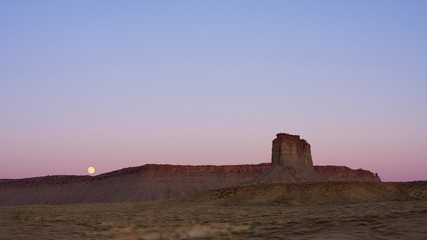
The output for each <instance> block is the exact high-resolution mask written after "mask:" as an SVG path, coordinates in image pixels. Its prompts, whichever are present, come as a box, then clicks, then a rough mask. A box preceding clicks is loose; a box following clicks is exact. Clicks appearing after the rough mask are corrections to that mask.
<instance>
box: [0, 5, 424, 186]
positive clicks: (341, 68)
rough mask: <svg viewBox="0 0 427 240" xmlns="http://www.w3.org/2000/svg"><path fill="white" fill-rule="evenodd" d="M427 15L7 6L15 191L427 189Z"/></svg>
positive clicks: (1, 25)
mask: <svg viewBox="0 0 427 240" xmlns="http://www.w3.org/2000/svg"><path fill="white" fill-rule="evenodd" d="M426 12H427V2H426V1H421V0H420V1H417V0H411V1H406V0H405V1H394V0H390V1H385V0H376V1H364V0H357V1H352V0H351V1H326V0H325V1H304V0H302V1H274V0H270V1H251V0H242V1H238V0H232V1H229V0H227V1H189V0H182V1H164V0H156V1H106V0H102V1H101V0H99V1H96V0H93V1H86V0H84V1H78V0H76V1H25V0H18V1H0V31H1V33H0V36H1V37H0V163H1V167H0V178H24V177H34V176H45V175H69V174H73V175H74V174H75V175H84V174H87V168H88V167H89V166H93V167H95V169H96V174H99V173H105V172H109V171H112V170H117V169H121V168H125V167H131V166H140V165H144V164H149V163H155V164H181V165H206V164H210V165H211V164H213V165H230V164H233V165H234V164H255V163H262V162H270V161H271V141H272V140H273V139H274V138H275V135H276V133H279V132H286V133H290V134H297V135H300V136H301V137H302V138H304V139H306V140H307V141H308V142H309V143H310V144H311V151H312V156H313V162H314V164H315V165H345V166H348V167H350V168H353V169H358V168H363V169H367V170H370V171H372V172H376V173H378V174H379V175H380V177H381V178H382V180H383V181H413V180H427V171H426V169H427V94H426V90H427V67H426V66H427V14H425V13H426Z"/></svg>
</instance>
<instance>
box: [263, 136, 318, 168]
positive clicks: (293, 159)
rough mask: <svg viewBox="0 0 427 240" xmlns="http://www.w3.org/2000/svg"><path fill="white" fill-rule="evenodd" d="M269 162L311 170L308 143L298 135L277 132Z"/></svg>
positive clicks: (311, 163)
mask: <svg viewBox="0 0 427 240" xmlns="http://www.w3.org/2000/svg"><path fill="white" fill-rule="evenodd" d="M272 145H273V146H272V150H271V152H272V153H271V163H272V164H273V165H279V166H282V167H289V166H292V167H295V168H302V169H304V170H307V171H313V160H312V158H311V150H310V144H308V142H307V141H305V140H304V139H301V138H300V136H298V135H291V134H287V133H279V134H277V135H276V138H275V139H274V140H273V144H272Z"/></svg>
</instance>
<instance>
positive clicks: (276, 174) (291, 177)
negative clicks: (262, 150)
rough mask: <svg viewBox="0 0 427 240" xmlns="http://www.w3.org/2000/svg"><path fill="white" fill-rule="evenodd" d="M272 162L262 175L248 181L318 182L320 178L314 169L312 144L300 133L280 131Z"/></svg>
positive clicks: (251, 182) (274, 141) (276, 139)
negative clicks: (292, 133)
mask: <svg viewBox="0 0 427 240" xmlns="http://www.w3.org/2000/svg"><path fill="white" fill-rule="evenodd" d="M272 145H273V146H272V150H271V164H272V166H271V167H270V168H269V169H267V170H266V171H265V172H264V173H263V174H261V175H260V176H257V177H255V178H254V179H251V180H249V181H247V182H246V184H257V183H288V182H317V181H318V180H319V179H318V177H317V175H316V174H315V173H314V170H313V160H312V158H311V150H310V144H308V142H307V141H306V140H304V139H301V138H300V136H298V135H291V134H287V133H278V134H277V135H276V138H275V139H274V140H273V144H272Z"/></svg>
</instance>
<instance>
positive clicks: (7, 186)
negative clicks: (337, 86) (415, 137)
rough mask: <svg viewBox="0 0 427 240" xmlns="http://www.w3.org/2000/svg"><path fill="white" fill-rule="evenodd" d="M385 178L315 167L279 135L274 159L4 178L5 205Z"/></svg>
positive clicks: (0, 192) (297, 142)
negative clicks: (214, 164) (79, 174)
mask: <svg viewBox="0 0 427 240" xmlns="http://www.w3.org/2000/svg"><path fill="white" fill-rule="evenodd" d="M328 181H357V182H380V181H381V180H380V178H379V177H378V175H377V174H374V173H372V172H370V171H366V170H362V169H358V170H352V169H350V168H347V167H340V166H314V167H313V161H312V158H311V150H310V144H308V143H307V141H305V140H304V139H300V137H299V136H296V135H290V134H285V133H279V134H277V138H276V139H274V140H273V147H272V156H271V163H261V164H254V165H251V164H246V165H225V166H179V165H166V164H163V165H158V164H147V165H144V166H139V167H131V168H125V169H121V170H117V171H113V172H109V173H105V174H101V175H98V176H46V177H35V178H25V179H0V205H29V204H71V203H95V202H130V201H149V200H156V199H167V198H176V197H185V196H189V195H192V194H195V193H198V192H202V191H206V190H210V189H219V188H224V187H231V186H237V185H248V184H257V183H292V182H294V183H299V182H328Z"/></svg>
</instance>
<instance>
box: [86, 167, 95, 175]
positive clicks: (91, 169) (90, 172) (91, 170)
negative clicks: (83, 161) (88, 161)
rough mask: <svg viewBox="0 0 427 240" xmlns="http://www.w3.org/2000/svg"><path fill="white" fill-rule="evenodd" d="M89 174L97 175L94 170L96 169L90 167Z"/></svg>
mask: <svg viewBox="0 0 427 240" xmlns="http://www.w3.org/2000/svg"><path fill="white" fill-rule="evenodd" d="M87 172H88V173H89V174H94V173H95V168H94V167H89V168H88V169H87Z"/></svg>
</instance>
